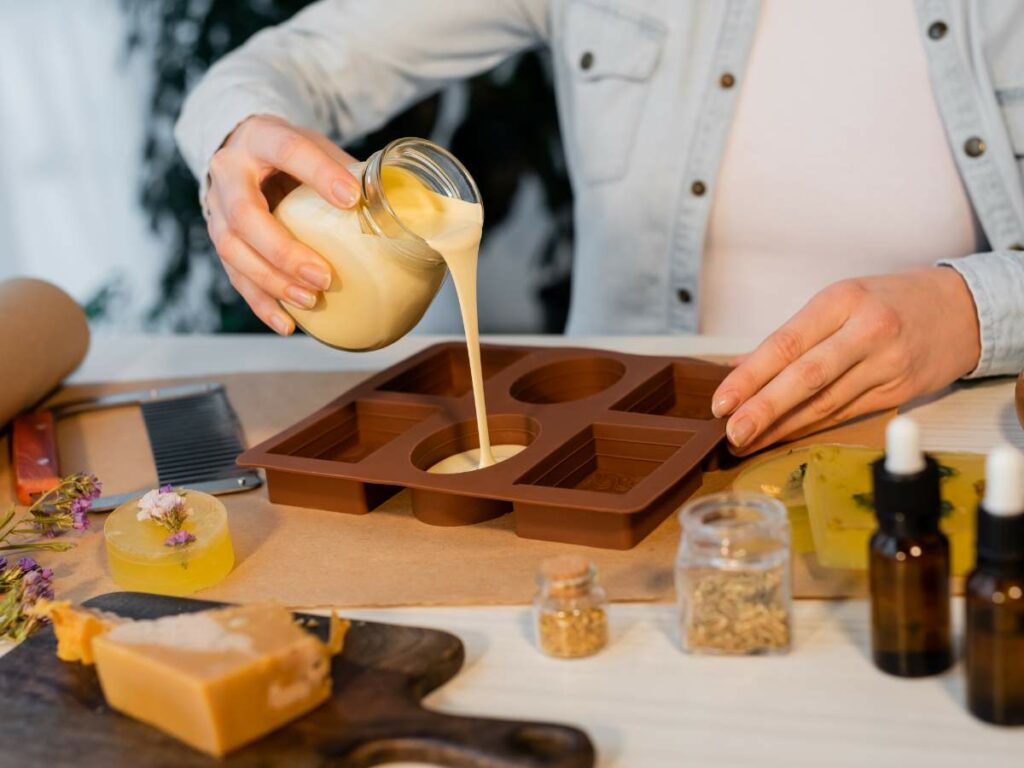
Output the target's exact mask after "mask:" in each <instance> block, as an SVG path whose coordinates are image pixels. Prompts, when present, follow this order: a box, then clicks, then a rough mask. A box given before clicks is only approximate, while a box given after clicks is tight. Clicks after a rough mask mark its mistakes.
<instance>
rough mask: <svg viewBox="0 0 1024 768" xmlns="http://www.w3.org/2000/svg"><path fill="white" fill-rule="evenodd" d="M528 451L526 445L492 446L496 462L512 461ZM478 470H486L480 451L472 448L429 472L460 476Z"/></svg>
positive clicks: (442, 461)
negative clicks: (481, 460) (482, 463)
mask: <svg viewBox="0 0 1024 768" xmlns="http://www.w3.org/2000/svg"><path fill="white" fill-rule="evenodd" d="M524 450H526V446H525V445H492V446H491V453H493V454H494V462H495V463H496V464H500V463H501V462H503V461H505V460H507V459H511V458H512V457H513V456H515V455H516V454H519V453H522V452H523V451H524ZM478 469H485V467H481V466H480V449H479V448H471V449H470V450H468V451H463V452H462V453H456V454H454V455H452V456H449V457H448V458H447V459H442V460H441V461H439V462H437V464H435V465H434V466H432V467H431V468H430V469H428V470H427V472H428V473H430V474H433V475H458V474H461V473H463V472H475V471H476V470H478Z"/></svg>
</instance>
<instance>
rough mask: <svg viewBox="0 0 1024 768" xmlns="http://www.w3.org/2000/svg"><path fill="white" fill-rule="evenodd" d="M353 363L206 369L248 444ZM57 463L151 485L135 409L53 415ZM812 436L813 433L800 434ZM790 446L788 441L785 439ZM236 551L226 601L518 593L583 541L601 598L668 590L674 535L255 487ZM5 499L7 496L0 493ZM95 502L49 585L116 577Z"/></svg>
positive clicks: (333, 393) (834, 583) (853, 437)
mask: <svg viewBox="0 0 1024 768" xmlns="http://www.w3.org/2000/svg"><path fill="white" fill-rule="evenodd" d="M367 375H368V374H365V373H272V374H241V375H229V376H217V377H215V378H216V380H217V381H221V382H223V383H224V384H225V385H226V386H227V389H228V394H229V397H230V399H231V402H232V403H233V405H234V407H235V409H236V411H237V412H238V414H239V417H240V418H241V421H242V424H243V425H244V429H245V432H246V439H247V442H248V444H250V445H253V444H255V443H257V442H260V441H262V440H264V439H266V438H268V437H270V436H271V435H273V434H275V433H276V432H278V431H279V430H281V429H283V428H284V427H286V426H288V425H290V424H292V423H294V422H295V421H297V420H299V419H300V418H302V417H304V416H306V415H308V414H309V413H311V412H312V411H314V410H316V409H317V408H319V407H321V406H322V405H324V404H325V403H327V402H328V401H330V400H331V399H333V398H335V397H337V396H338V395H340V394H342V393H343V392H344V391H345V390H346V389H348V388H349V387H351V386H353V385H354V384H356V383H357V382H358V381H360V380H361V379H362V378H364V377H365V376H367ZM155 383H160V384H167V383H169V382H167V381H161V382H131V383H119V384H117V385H108V386H71V387H67V388H66V389H64V390H62V391H61V392H60V393H59V394H58V395H57V396H56V398H55V399H54V401H55V402H56V401H59V400H66V399H77V398H79V397H83V396H91V395H95V394H100V393H104V392H112V391H120V390H126V389H137V388H139V387H140V386H150V385H152V384H155ZM887 419H888V414H886V415H884V416H878V417H874V418H871V419H867V420H863V421H861V422H859V423H856V424H851V425H846V426H844V427H841V428H839V429H836V430H833V431H832V432H831V433H829V434H822V435H819V436H816V437H815V438H814V440H813V441H826V440H827V441H840V442H849V443H855V444H866V445H881V444H882V435H883V431H884V424H885V422H886V421H887ZM58 437H59V443H60V462H61V470H62V472H64V473H70V472H73V471H78V470H89V471H92V472H95V473H96V474H97V475H99V476H100V478H101V479H102V480H103V481H104V483H105V490H106V491H107V492H110V493H119V492H126V491H131V490H135V489H139V488H149V487H153V486H154V485H155V483H156V471H155V468H154V466H153V463H152V457H151V454H150V451H149V448H148V438H147V436H146V430H145V426H144V423H143V421H142V416H141V413H140V412H139V410H138V409H137V408H126V409H120V410H113V411H97V412H93V413H86V414H82V415H80V416H77V417H72V418H69V419H67V420H65V421H61V422H58ZM807 442H811V441H807ZM788 447H791V446H787V448H788ZM0 457H2V459H0V501H2V502H4V504H5V505H6V504H9V503H10V502H11V498H12V489H11V486H12V483H11V477H10V465H9V450H8V446H7V444H6V438H5V439H4V440H3V443H2V444H0ZM736 472H737V470H736V469H735V468H733V469H731V470H724V471H718V472H714V473H710V474H708V475H706V476H705V483H704V486H703V488H702V489H701V493H707V492H712V491H716V490H721V489H724V488H727V487H728V486H729V483H730V482H731V480H732V477H733V476H734V475H735V474H736ZM222 498H223V499H224V502H225V504H226V505H227V508H228V512H229V516H230V518H229V519H230V527H231V532H232V536H233V539H234V545H235V552H236V557H237V563H236V566H235V570H234V571H233V572H232V573H231V575H230V576H229V577H228V578H227V579H226V580H225V581H223V582H222V583H221V584H219V585H217V586H215V587H213V588H211V589H209V590H205V591H204V592H202V593H200V594H199V596H201V597H205V598H209V599H213V600H225V601H235V602H252V601H259V600H264V601H266V600H274V601H279V602H282V603H284V604H286V605H289V606H295V607H298V606H306V607H313V606H339V607H369V606H373V607H384V606H402V605H484V604H522V603H526V602H528V601H529V600H531V599H532V596H533V593H534V590H535V582H534V578H535V574H536V572H537V568H538V565H539V563H540V561H541V560H542V559H544V558H545V557H547V556H549V555H555V554H562V553H565V552H567V551H576V550H578V551H581V552H582V553H584V554H585V555H586V556H588V557H590V558H591V559H592V560H593V561H594V562H595V563H596V564H597V566H598V568H599V569H600V574H601V579H602V581H603V582H604V584H605V585H606V586H607V588H608V591H609V594H610V596H611V597H612V599H614V600H621V601H654V600H671V599H673V577H672V563H673V560H674V558H675V552H676V547H677V545H678V541H679V526H678V523H677V522H676V520H675V518H674V517H671V518H669V519H668V520H666V521H665V522H664V523H663V524H662V525H661V526H660V527H659V528H658V529H657V530H656V531H655V532H654V533H652V534H651V535H650V536H649V537H648V538H647V539H645V540H644V541H643V542H642V543H641V544H640V545H638V546H637V547H636V548H634V549H632V550H628V551H611V550H602V549H590V548H584V547H575V546H573V545H566V544H559V543H553V542H544V541H531V540H528V539H521V538H519V537H517V536H516V535H515V533H514V532H513V528H512V520H511V517H510V516H505V517H504V518H501V519H498V520H494V521H490V522H487V523H483V524H480V525H474V526H469V527H464V528H435V527H431V526H428V525H426V524H424V523H421V522H419V521H418V520H416V519H415V518H414V517H413V516H412V513H411V511H410V508H409V503H408V494H407V493H401V494H399V495H398V496H396V497H395V498H393V499H391V500H390V501H389V502H388V503H387V504H385V505H384V506H383V507H381V508H379V509H378V510H376V511H375V512H373V513H371V514H368V515H363V516H356V515H345V514H340V513H336V512H326V511H318V510H309V509H301V508H297V507H286V506H279V505H274V504H271V503H270V502H269V501H268V500H267V496H266V488H265V487H264V488H261V489H260V490H257V491H251V492H248V493H243V494H235V495H231V496H224V497H222ZM5 508H6V506H5ZM103 521H104V516H103V515H93V516H92V525H91V528H90V530H89V531H87V532H85V533H84V534H78V535H69V540H74V541H77V542H78V546H77V547H76V549H74V550H72V551H70V552H64V553H60V554H57V555H54V554H50V553H45V554H42V555H40V557H39V559H40V561H42V562H44V564H46V565H50V566H52V567H53V568H54V570H55V572H56V586H57V589H58V591H59V595H60V596H61V597H63V598H66V599H72V600H76V601H81V600H85V599H86V598H89V597H91V596H94V595H97V594H101V593H104V592H109V591H112V590H116V589H117V588H118V587H117V585H116V584H115V583H114V582H113V581H112V580H111V578H110V576H109V574H108V571H107V568H106V558H105V554H104V549H103V534H102V528H103ZM863 590H864V583H863V575H862V574H857V573H855V572H850V571H834V570H823V569H820V568H818V567H817V566H816V564H815V563H814V562H813V560H809V559H808V558H806V557H804V558H801V559H797V560H796V561H795V562H794V591H795V593H796V595H797V596H800V597H842V596H850V595H860V594H863Z"/></svg>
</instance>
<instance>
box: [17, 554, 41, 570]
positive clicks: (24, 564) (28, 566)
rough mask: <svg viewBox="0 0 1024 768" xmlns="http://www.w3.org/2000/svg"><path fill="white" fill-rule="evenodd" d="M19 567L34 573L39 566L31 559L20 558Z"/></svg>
mask: <svg viewBox="0 0 1024 768" xmlns="http://www.w3.org/2000/svg"><path fill="white" fill-rule="evenodd" d="M18 567H19V568H21V570H23V571H34V570H36V569H37V568H38V567H39V564H38V563H37V562H36V561H35V560H33V559H32V558H31V557H19V558H18Z"/></svg>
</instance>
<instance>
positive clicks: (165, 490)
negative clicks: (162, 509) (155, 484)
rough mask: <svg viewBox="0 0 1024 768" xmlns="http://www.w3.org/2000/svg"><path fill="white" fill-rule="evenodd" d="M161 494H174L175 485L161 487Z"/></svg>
mask: <svg viewBox="0 0 1024 768" xmlns="http://www.w3.org/2000/svg"><path fill="white" fill-rule="evenodd" d="M160 493H174V486H173V485H161V486H160Z"/></svg>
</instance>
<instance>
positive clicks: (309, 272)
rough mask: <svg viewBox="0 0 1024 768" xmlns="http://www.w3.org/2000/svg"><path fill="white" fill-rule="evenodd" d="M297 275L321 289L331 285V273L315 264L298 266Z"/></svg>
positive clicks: (323, 289)
mask: <svg viewBox="0 0 1024 768" xmlns="http://www.w3.org/2000/svg"><path fill="white" fill-rule="evenodd" d="M299 277H301V278H302V279H303V280H305V281H306V282H307V283H309V284H310V285H312V286H313V287H314V288H318V289H320V290H321V291H326V290H327V289H328V288H330V287H331V273H330V272H329V271H328V270H326V269H324V268H323V267H318V266H316V265H315V264H304V265H303V266H301V267H299Z"/></svg>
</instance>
